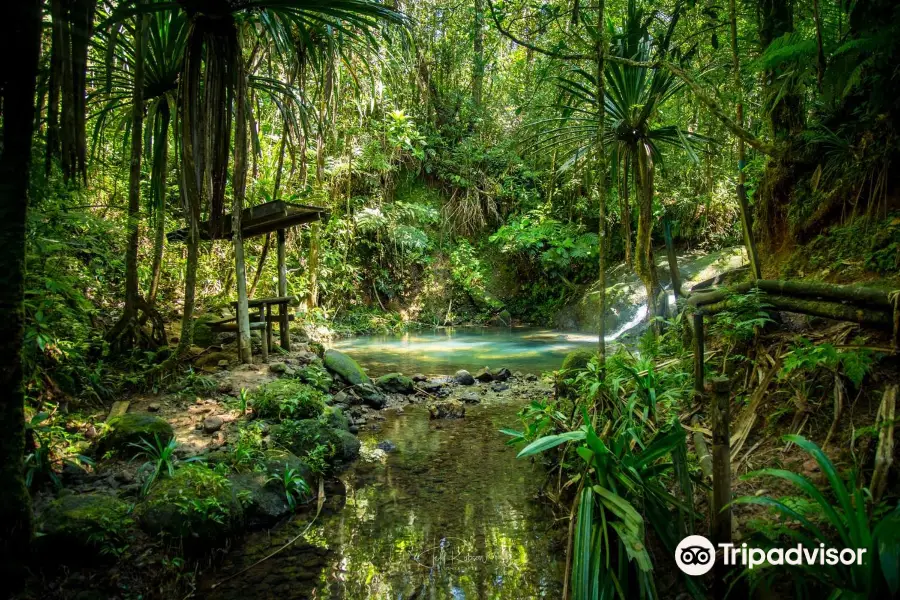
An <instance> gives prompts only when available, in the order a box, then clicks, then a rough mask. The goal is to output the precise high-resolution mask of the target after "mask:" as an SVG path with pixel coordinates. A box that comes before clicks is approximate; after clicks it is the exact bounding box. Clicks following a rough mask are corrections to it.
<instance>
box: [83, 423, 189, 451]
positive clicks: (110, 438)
mask: <svg viewBox="0 0 900 600" xmlns="http://www.w3.org/2000/svg"><path fill="white" fill-rule="evenodd" d="M107 424H108V425H109V430H108V431H107V432H106V434H105V435H104V436H103V437H102V438H101V439H100V452H101V453H105V452H109V451H114V452H118V453H119V454H120V455H122V456H124V457H132V456H135V455H136V454H138V453H139V452H140V451H141V449H140V448H136V447H134V446H132V444H140V443H141V442H142V441H145V440H146V441H147V442H149V443H150V444H153V445H154V446H155V445H156V441H155V438H154V436H156V438H158V439H159V443H160V444H162V445H165V444H168V443H169V441H170V440H171V439H172V438H173V437H175V432H174V431H173V430H172V426H171V425H169V422H168V421H166V420H165V419H163V418H162V417H157V416H156V415H151V414H149V413H125V414H124V415H121V416H118V417H113V418H112V419H110V420H109V422H108V423H107Z"/></svg>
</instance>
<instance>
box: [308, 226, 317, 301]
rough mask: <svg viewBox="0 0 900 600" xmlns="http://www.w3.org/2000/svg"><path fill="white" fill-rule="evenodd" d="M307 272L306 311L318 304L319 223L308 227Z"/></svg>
mask: <svg viewBox="0 0 900 600" xmlns="http://www.w3.org/2000/svg"><path fill="white" fill-rule="evenodd" d="M306 266H307V270H308V272H309V293H308V295H307V297H306V307H307V309H311V308H315V307H316V306H318V304H319V222H318V221H314V222H312V223H310V225H309V255H308V259H307V265H306Z"/></svg>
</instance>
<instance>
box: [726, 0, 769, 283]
mask: <svg viewBox="0 0 900 600" xmlns="http://www.w3.org/2000/svg"><path fill="white" fill-rule="evenodd" d="M730 4H731V55H732V60H733V69H734V84H735V93H736V94H737V97H738V101H737V117H736V119H735V121H736V123H737V126H738V127H740V128H743V127H744V103H743V96H744V94H743V86H742V85H741V62H740V56H739V54H738V38H737V8H736V6H735V0H730ZM746 166H747V156H746V150H745V149H744V140H743V139H742V138H738V183H737V197H738V207H739V208H740V211H741V229H742V230H743V233H744V246H745V247H746V248H747V256H748V257H749V258H750V270H751V271H752V273H753V277H754V278H756V279H759V278H760V277H761V276H762V275H761V274H760V273H761V271H760V266H759V255H758V254H757V252H756V242H755V241H754V239H753V216H752V214H751V213H750V204H749V202H747V191H746V188H745V184H746V175H745V173H744V167H746Z"/></svg>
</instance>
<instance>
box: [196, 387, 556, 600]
mask: <svg viewBox="0 0 900 600" xmlns="http://www.w3.org/2000/svg"><path fill="white" fill-rule="evenodd" d="M493 402H494V403H493V404H488V403H485V404H482V405H478V406H475V407H470V409H469V411H468V412H467V415H466V418H465V419H461V420H456V421H429V419H428V414H427V411H426V409H425V407H423V406H409V407H407V408H406V409H405V411H404V412H403V413H402V414H396V413H393V412H392V411H387V412H386V413H385V416H386V420H385V421H384V422H383V423H381V427H380V431H378V432H375V433H371V432H368V433H367V432H364V433H362V434H361V438H362V439H363V444H364V450H365V452H364V454H365V455H366V457H365V458H364V459H362V460H360V461H358V462H357V463H356V464H355V465H354V466H353V467H352V468H351V469H350V470H349V471H348V472H346V473H344V474H343V475H342V479H343V481H344V483H345V485H346V496H345V502H344V505H343V508H342V509H340V507H333V508H332V509H330V510H328V511H327V514H325V515H324V516H321V517H320V518H319V521H317V522H316V524H315V525H314V526H313V528H312V529H311V531H310V532H309V534H307V535H306V536H305V538H304V539H302V540H300V541H298V542H297V543H296V544H294V545H293V546H291V547H290V548H288V549H287V550H285V551H284V552H282V553H280V554H278V555H276V556H275V557H273V558H271V559H269V560H267V561H266V562H264V563H262V564H261V565H259V566H257V567H254V568H253V569H251V570H250V571H248V572H247V573H245V574H243V575H241V576H240V577H237V578H235V579H233V580H231V581H230V582H228V583H227V584H224V585H223V586H221V587H219V588H217V589H216V590H214V591H212V592H207V593H206V594H204V596H205V597H207V598H216V599H227V600H231V599H237V598H242V599H243V598H279V599H288V598H342V599H363V598H378V599H396V600H408V599H425V598H428V599H430V600H444V599H453V600H462V599H467V600H474V599H481V598H487V599H494V598H497V599H500V598H504V599H507V598H515V599H520V598H559V597H560V596H561V587H562V586H561V581H562V577H563V576H562V570H563V566H564V562H565V558H564V550H563V545H564V542H563V540H561V539H559V533H558V532H557V533H554V532H553V531H552V529H551V525H552V522H553V517H552V515H550V514H548V512H547V511H546V509H545V508H544V507H542V506H541V505H539V504H537V503H535V502H533V501H532V498H533V497H534V495H535V494H536V493H537V491H538V488H539V487H540V486H541V483H542V482H543V478H544V473H543V472H542V470H541V469H540V467H537V466H534V465H532V464H530V462H529V461H526V460H517V459H516V458H515V452H514V451H512V450H511V449H510V448H508V447H506V446H504V443H503V441H504V440H503V436H501V435H500V434H498V433H497V430H498V429H500V428H501V427H508V426H510V425H514V424H515V422H516V418H515V414H516V412H517V410H518V409H519V408H520V406H521V403H522V401H521V400H519V401H516V400H513V399H510V400H506V401H502V400H498V399H495V400H493ZM387 441H389V442H390V444H386V443H385V442H387ZM379 443H381V445H382V447H385V448H388V449H389V450H390V451H389V452H384V451H383V450H382V449H380V448H377V444H379ZM392 446H393V448H392ZM341 500H344V498H339V497H337V496H335V495H332V501H338V502H340V501H341ZM308 520H309V517H308V516H307V517H297V518H296V519H295V520H294V521H292V522H291V523H290V524H288V525H287V526H284V527H282V528H279V529H277V530H275V531H273V532H272V533H271V534H268V533H260V534H254V535H253V536H251V538H250V539H249V540H248V541H247V542H246V543H245V544H244V545H243V546H242V547H240V548H237V549H235V550H233V551H232V552H231V553H230V554H229V556H228V557H227V558H226V561H225V564H224V565H223V568H222V570H220V571H219V572H218V573H216V574H213V575H211V576H210V581H208V582H206V586H209V585H210V584H211V583H213V582H214V581H215V580H221V579H222V578H224V577H227V576H228V575H229V574H230V573H235V572H238V571H240V570H241V569H243V568H244V567H245V566H247V565H250V564H252V563H254V562H255V561H257V560H259V559H260V558H262V557H264V556H266V555H267V554H269V553H271V552H272V551H273V550H275V549H277V548H278V547H280V546H281V545H282V544H284V543H285V542H286V541H287V540H289V539H291V538H292V537H293V536H295V535H296V534H297V533H299V532H300V531H302V529H303V527H305V526H306V524H307V523H308Z"/></svg>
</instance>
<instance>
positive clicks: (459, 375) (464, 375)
mask: <svg viewBox="0 0 900 600" xmlns="http://www.w3.org/2000/svg"><path fill="white" fill-rule="evenodd" d="M453 379H454V380H455V381H456V383H458V384H459V385H474V384H475V378H474V377H472V374H471V373H469V372H468V371H466V370H465V369H460V370H459V371H457V372H456V375H454V376H453Z"/></svg>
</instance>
